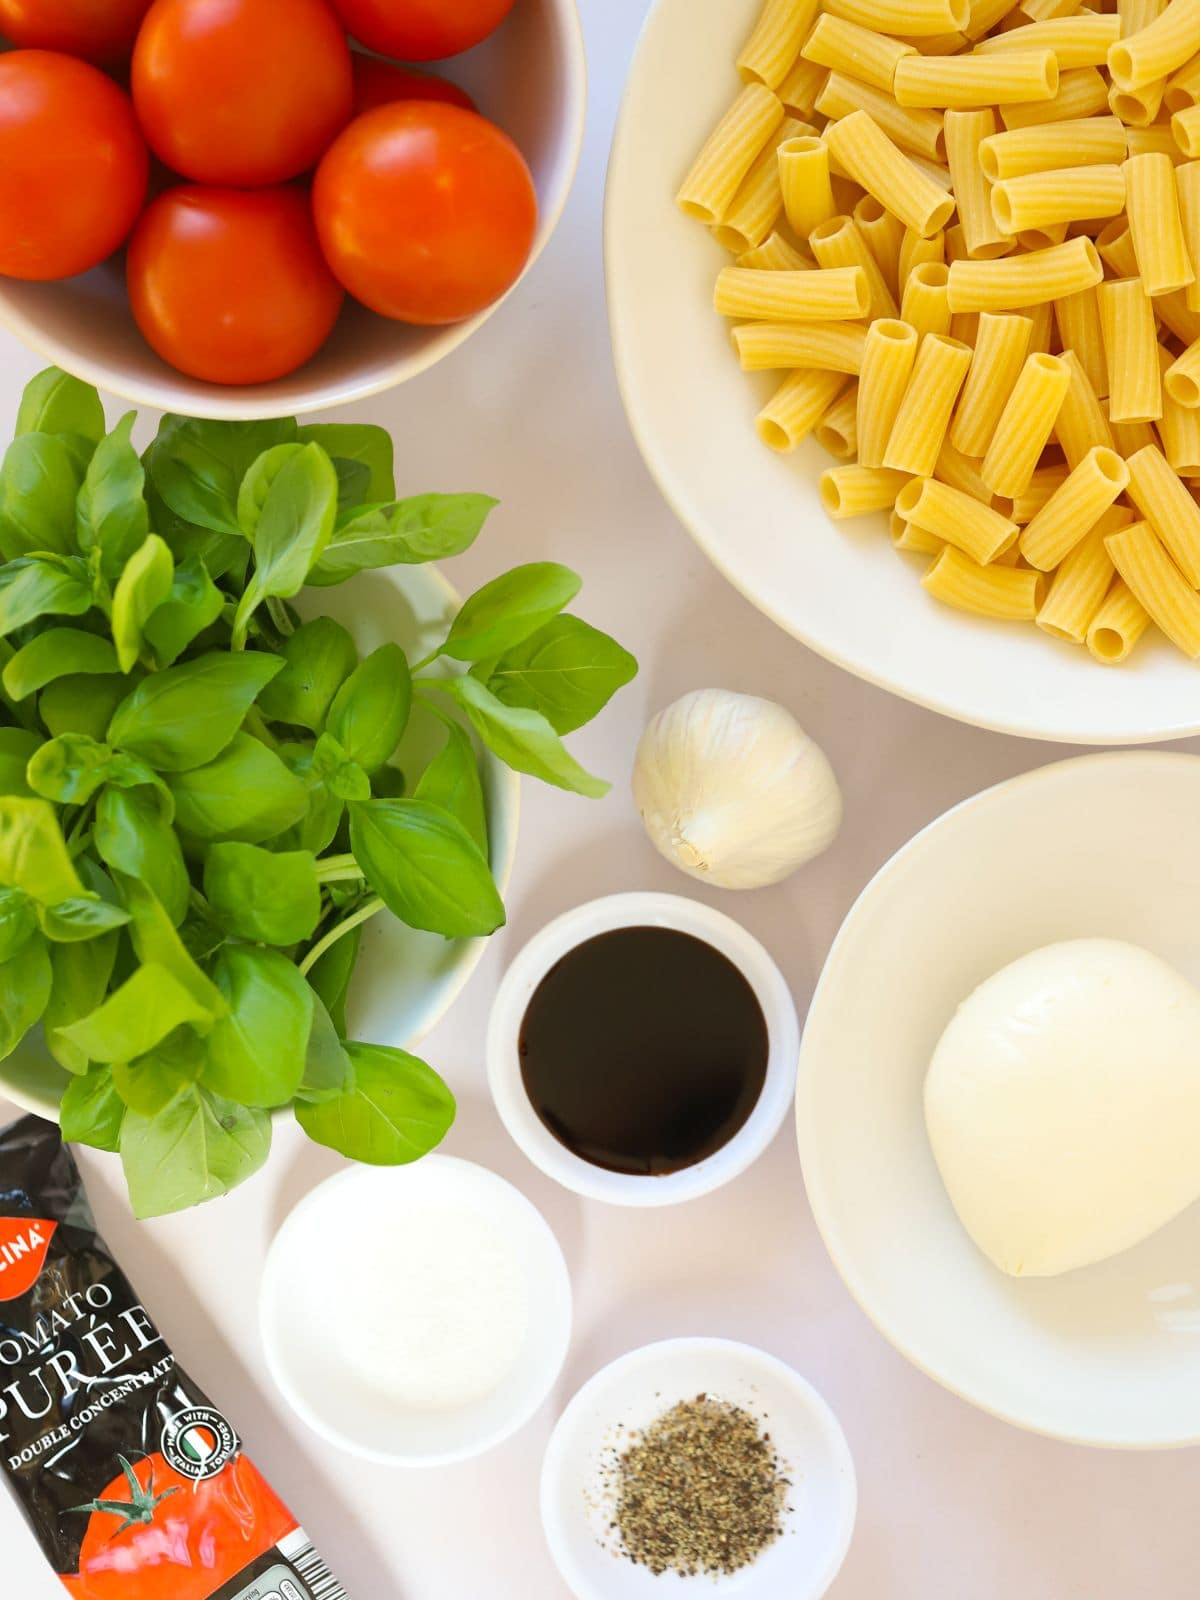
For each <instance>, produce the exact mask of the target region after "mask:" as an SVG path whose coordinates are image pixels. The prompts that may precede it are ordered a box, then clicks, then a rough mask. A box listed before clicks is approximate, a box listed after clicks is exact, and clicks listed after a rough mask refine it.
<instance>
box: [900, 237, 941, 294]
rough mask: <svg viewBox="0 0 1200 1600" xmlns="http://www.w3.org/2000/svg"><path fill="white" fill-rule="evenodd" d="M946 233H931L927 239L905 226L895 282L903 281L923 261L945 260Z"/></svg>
mask: <svg viewBox="0 0 1200 1600" xmlns="http://www.w3.org/2000/svg"><path fill="white" fill-rule="evenodd" d="M945 259H946V235H945V234H944V233H932V234H930V236H929V238H928V239H925V238H922V236H921V235H920V234H919V233H915V232H914V231H913V229H912V228H905V230H904V237H903V239H902V240H901V241H900V257H899V260H898V261H897V263H896V282H897V284H901V283H905V282H907V280H908V275H909V273H910V272H912V271H913V269H914V268H915V267H919V266H920V265H921V263H922V262H923V261H945Z"/></svg>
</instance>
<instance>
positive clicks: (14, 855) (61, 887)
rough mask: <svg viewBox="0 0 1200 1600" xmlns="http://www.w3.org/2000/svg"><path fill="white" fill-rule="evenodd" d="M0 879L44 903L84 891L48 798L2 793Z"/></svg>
mask: <svg viewBox="0 0 1200 1600" xmlns="http://www.w3.org/2000/svg"><path fill="white" fill-rule="evenodd" d="M0 883H6V884H9V885H10V886H11V887H12V888H15V889H23V890H24V891H25V893H26V894H27V895H30V896H31V897H32V898H33V899H34V900H36V901H37V902H38V904H39V905H44V906H52V905H57V903H58V902H59V901H60V900H67V899H70V898H71V896H73V895H78V894H82V893H83V885H82V884H81V883H80V881H79V876H78V874H77V873H76V871H75V865H74V863H73V861H72V860H71V853H70V851H69V850H68V849H67V845H66V841H65V840H64V838H63V836H62V829H61V828H60V827H59V825H58V818H57V816H56V815H55V813H54V807H53V806H51V805H48V804H47V802H46V801H45V800H26V799H23V798H21V797H20V796H18V795H4V796H3V797H0Z"/></svg>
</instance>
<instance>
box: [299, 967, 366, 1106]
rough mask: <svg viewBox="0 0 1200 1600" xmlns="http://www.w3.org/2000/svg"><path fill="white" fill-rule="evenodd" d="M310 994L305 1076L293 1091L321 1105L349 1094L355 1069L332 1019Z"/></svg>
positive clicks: (312, 1102) (320, 1002)
mask: <svg viewBox="0 0 1200 1600" xmlns="http://www.w3.org/2000/svg"><path fill="white" fill-rule="evenodd" d="M310 993H311V994H312V1002H313V1010H312V1027H311V1029H310V1030H309V1035H308V1048H307V1050H306V1052H305V1057H304V1076H303V1077H302V1079H301V1080H300V1087H299V1088H298V1089H297V1090H296V1098H297V1099H298V1100H307V1101H309V1102H310V1103H311V1104H312V1105H321V1104H322V1103H323V1102H324V1101H326V1100H335V1099H336V1098H337V1097H338V1095H344V1094H348V1093H349V1092H350V1091H351V1089H353V1087H354V1068H353V1066H352V1065H351V1062H350V1057H349V1056H348V1055H347V1054H346V1051H345V1050H344V1049H343V1047H342V1041H341V1038H340V1037H339V1035H338V1031H337V1029H336V1028H335V1027H334V1024H333V1018H332V1017H331V1016H330V1015H329V1013H328V1011H326V1009H325V1005H324V1002H323V1001H322V1000H321V997H320V996H319V995H318V994H317V992H316V991H315V990H310Z"/></svg>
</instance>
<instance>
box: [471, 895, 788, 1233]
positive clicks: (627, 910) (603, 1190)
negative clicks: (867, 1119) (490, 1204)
mask: <svg viewBox="0 0 1200 1600" xmlns="http://www.w3.org/2000/svg"><path fill="white" fill-rule="evenodd" d="M614 928H675V929H677V930H678V931H680V932H682V933H690V934H692V935H693V936H694V937H695V938H697V939H703V940H704V941H705V943H706V944H710V945H712V946H713V947H714V948H715V949H717V950H719V951H720V952H721V953H722V955H724V956H726V957H727V958H728V959H729V960H730V961H732V962H733V964H734V966H735V967H737V968H738V970H739V971H740V972H741V973H742V975H743V976H744V977H745V978H746V980H747V981H748V983H749V984H750V986H751V988H752V989H753V990H754V992H755V994H756V995H757V997H758V1002H759V1005H760V1006H761V1007H762V1012H763V1016H764V1018H765V1019H766V1023H767V1035H768V1048H769V1055H768V1059H767V1075H766V1081H765V1082H764V1084H763V1088H762V1093H761V1094H760V1095H759V1097H758V1103H757V1105H756V1106H755V1107H754V1110H753V1111H752V1112H751V1113H750V1116H749V1117H748V1118H747V1119H746V1121H745V1123H744V1124H743V1125H742V1127H741V1128H740V1129H739V1130H738V1132H737V1133H736V1134H734V1136H733V1138H732V1139H730V1140H729V1142H728V1143H727V1144H725V1145H723V1146H722V1147H721V1149H720V1150H717V1151H715V1152H714V1153H713V1154H712V1155H711V1156H708V1157H707V1158H706V1159H705V1160H703V1161H698V1162H697V1163H696V1164H695V1166H691V1167H685V1168H684V1169H683V1171H681V1172H672V1173H667V1174H664V1175H662V1176H656V1177H652V1178H647V1177H641V1176H639V1175H637V1174H633V1173H627V1172H609V1171H607V1170H606V1169H605V1168H604V1167H597V1166H593V1165H592V1163H591V1162H590V1161H584V1160H583V1159H582V1157H580V1156H577V1155H575V1154H573V1153H572V1151H570V1150H568V1149H567V1147H566V1146H565V1145H563V1144H560V1143H559V1141H558V1140H557V1139H556V1138H555V1137H554V1135H553V1134H552V1133H551V1132H550V1130H549V1128H547V1126H546V1125H545V1123H544V1122H543V1121H542V1120H541V1118H540V1117H539V1116H538V1114H537V1112H536V1111H535V1110H534V1109H533V1107H532V1105H530V1103H529V1096H528V1095H527V1094H526V1092H525V1086H524V1083H523V1082H522V1078H521V1062H520V1055H519V1050H518V1042H519V1038H520V1032H521V1020H522V1018H523V1017H524V1015H525V1009H526V1007H527V1006H528V1004H529V1001H530V999H531V998H532V996H533V993H534V990H535V989H536V988H537V987H538V985H539V983H540V982H541V981H542V979H543V978H544V977H545V975H546V973H547V972H548V971H549V970H550V968H551V967H552V966H553V965H554V964H555V962H556V961H559V960H561V958H562V957H563V956H565V955H566V954H567V952H568V951H569V950H573V949H574V948H575V946H576V945H579V944H582V943H583V942H584V941H585V940H586V939H592V938H595V937H596V935H597V934H601V933H609V932H611V931H612V930H613V929H614ZM799 1048H800V1041H799V1025H798V1023H797V1020H796V1008H795V1005H794V1004H793V1002H792V997H791V993H790V992H789V990H788V986H787V983H786V981H785V980H784V977H783V974H782V973H781V972H780V971H779V968H778V967H777V966H776V965H775V963H774V962H773V961H772V960H771V957H770V956H769V955H768V954H767V952H766V950H764V949H763V947H762V945H761V944H759V942H758V940H757V939H755V938H754V937H753V936H752V935H751V934H749V933H747V932H746V930H745V928H743V927H741V926H740V924H738V923H736V922H734V921H733V919H732V918H731V917H727V916H725V915H724V914H723V913H722V912H720V911H713V910H712V909H711V908H710V907H709V906H706V905H702V904H701V903H700V901H698V900H687V899H684V898H683V897H682V896H681V895H674V894H647V893H632V894H614V895H607V896H606V897H605V898H603V899H601V900H591V901H588V902H587V903H586V904H584V905H581V906H576V907H575V909H574V910H573V911H568V912H566V913H565V914H564V915H563V916H561V917H557V918H556V919H555V920H554V921H553V922H551V923H548V924H547V925H546V927H544V928H543V929H542V930H541V932H540V933H537V934H535V935H534V937H533V938H532V939H531V940H530V941H529V943H528V944H527V945H526V946H525V948H524V949H523V950H522V951H521V952H520V954H519V955H518V956H517V957H516V959H515V960H514V961H513V963H512V965H511V966H510V967H509V969H508V971H507V972H506V973H505V974H504V978H503V980H502V981H501V984H500V988H499V991H498V992H497V995H496V999H495V1003H494V1004H493V1006H492V1013H491V1017H490V1019H489V1021H488V1036H487V1061H488V1082H489V1085H490V1087H491V1091H492V1098H493V1100H494V1101H495V1103H496V1109H497V1111H498V1112H499V1113H500V1118H501V1120H502V1121H503V1123H504V1126H505V1127H506V1128H507V1129H508V1131H509V1133H510V1134H511V1135H512V1137H513V1138H514V1139H515V1140H516V1142H517V1144H518V1145H520V1147H521V1149H522V1150H523V1151H524V1152H525V1154H526V1155H527V1156H528V1157H529V1159H530V1161H532V1162H533V1164H534V1165H535V1166H536V1167H540V1168H541V1170H542V1171H543V1172H544V1173H546V1175H547V1176H548V1177H551V1178H554V1179H556V1180H557V1182H559V1183H561V1184H562V1185H563V1186H564V1187H565V1188H567V1189H572V1190H574V1192H575V1193H576V1194H581V1195H585V1196H587V1198H588V1199H591V1200H607V1201H609V1202H610V1203H611V1204H613V1205H622V1206H667V1205H675V1204H677V1203H678V1202H679V1201H682V1200H694V1199H696V1198H697V1197H698V1196H699V1195H702V1194H709V1193H711V1192H712V1190H714V1189H719V1188H720V1187H721V1186H722V1185H723V1184H726V1183H728V1182H729V1181H730V1180H731V1179H733V1178H736V1177H737V1176H738V1174H739V1173H742V1172H744V1171H745V1170H746V1168H747V1167H748V1166H750V1164H751V1163H752V1162H754V1161H756V1160H757V1159H758V1157H759V1156H760V1155H761V1154H762V1153H763V1151H764V1150H765V1149H766V1148H767V1146H768V1145H769V1144H770V1142H771V1140H772V1139H773V1138H774V1137H775V1135H776V1133H777V1132H778V1131H779V1128H780V1126H781V1125H782V1123H783V1120H784V1118H785V1117H786V1116H787V1108H788V1104H789V1102H790V1100H791V1096H792V1085H793V1083H794V1079H795V1067H796V1059H797V1055H798V1053H799Z"/></svg>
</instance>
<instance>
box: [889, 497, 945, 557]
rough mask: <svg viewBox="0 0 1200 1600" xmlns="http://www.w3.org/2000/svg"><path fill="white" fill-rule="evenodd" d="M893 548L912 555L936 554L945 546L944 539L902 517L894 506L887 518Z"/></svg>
mask: <svg viewBox="0 0 1200 1600" xmlns="http://www.w3.org/2000/svg"><path fill="white" fill-rule="evenodd" d="M888 528H889V531H890V532H891V536H892V548H893V549H894V550H906V551H908V552H909V553H910V554H912V555H922V556H936V555H939V554H940V553H941V551H943V550H944V549H945V548H946V541H945V540H944V539H939V538H938V537H937V535H936V534H934V533H926V531H925V529H924V528H918V527H916V526H915V525H914V524H913V523H911V522H905V520H904V518H903V517H902V516H901V515H900V513H899V512H898V511H896V510H895V509H894V508H893V510H892V514H891V517H890V518H889V520H888Z"/></svg>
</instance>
